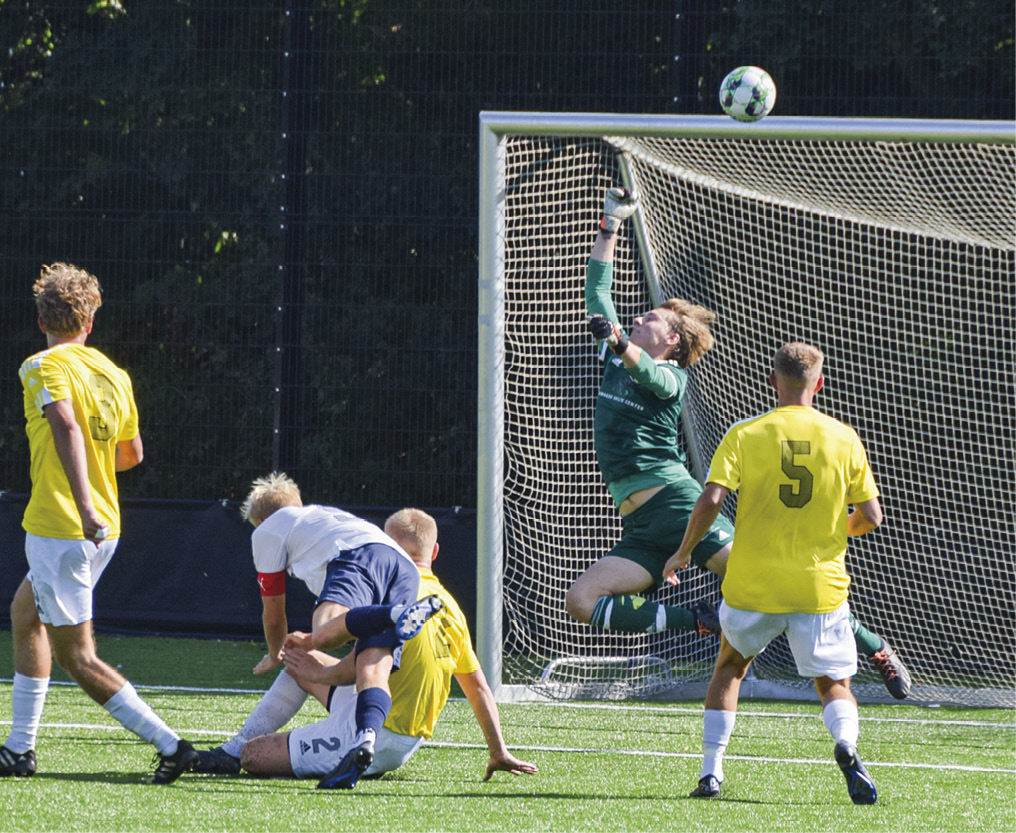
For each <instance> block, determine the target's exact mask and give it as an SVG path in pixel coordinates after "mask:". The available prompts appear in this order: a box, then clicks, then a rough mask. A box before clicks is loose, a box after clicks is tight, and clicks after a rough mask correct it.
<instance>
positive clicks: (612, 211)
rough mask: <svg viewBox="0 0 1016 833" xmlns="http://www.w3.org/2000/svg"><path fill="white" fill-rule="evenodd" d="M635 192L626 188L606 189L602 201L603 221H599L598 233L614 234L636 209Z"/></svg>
mask: <svg viewBox="0 0 1016 833" xmlns="http://www.w3.org/2000/svg"><path fill="white" fill-rule="evenodd" d="M638 204H639V195H638V192H637V191H629V190H628V189H627V188H608V189H607V195H606V197H604V200H603V219H602V220H600V231H602V232H603V233H604V234H616V233H617V230H618V229H619V228H620V227H621V223H623V222H624V221H625V220H627V219H628V218H629V217H631V215H632V214H634V213H635V209H636V208H638Z"/></svg>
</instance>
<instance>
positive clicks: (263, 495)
mask: <svg viewBox="0 0 1016 833" xmlns="http://www.w3.org/2000/svg"><path fill="white" fill-rule="evenodd" d="M284 506H303V499H302V498H301V497H300V487H299V486H297V485H296V483H295V482H294V481H293V479H292V478H290V477H289V475H287V474H285V473H284V472H281V471H273V472H272V473H271V474H268V475H265V476H264V477H259V478H258V479H257V480H255V481H254V482H253V483H252V484H251V490H250V494H248V495H247V499H246V500H244V502H243V505H242V506H241V507H240V517H242V518H243V519H244V520H245V521H250V522H251V523H252V524H254V526H257V525H258V524H259V523H261V522H262V521H263V520H265V519H266V518H267V517H268V516H269V515H271V514H272V513H273V512H275V511H277V510H279V509H282V508H283V507H284Z"/></svg>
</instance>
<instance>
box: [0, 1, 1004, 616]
mask: <svg viewBox="0 0 1016 833" xmlns="http://www.w3.org/2000/svg"><path fill="white" fill-rule="evenodd" d="M1013 33H1014V21H1013V14H1012V4H1011V1H1010V0H971V2H963V3H939V2H933V0H910V1H909V2H898V1H897V2H891V3H890V2H875V3H872V2H869V0H814V2H804V3H802V2H793V3H791V2H783V0H754V1H752V0H741V1H740V2H728V3H711V2H705V0H633V2H625V3H618V2H616V0H610V2H608V1H607V0H592V1H591V2H584V3H575V2H567V3H565V2H540V3H526V2H518V1H517V0H482V1H481V2H475V0H448V2H443V3H441V4H436V3H433V2H428V1H427V0H416V1H415V2H412V1H411V0H316V1H315V2H310V0H294V2H279V0H250V2H245V3H223V2H216V0H200V2H199V0H172V1H171V2H167V0H122V1H121V2H93V1H92V0H81V1H80V2H76V1H74V0H61V2H35V0H33V2H31V3H12V2H0V46H2V47H3V49H0V160H2V164H0V491H4V492H8V493H11V494H14V495H22V494H25V493H27V492H28V490H29V488H30V484H29V481H28V452H27V444H26V441H25V437H24V427H23V426H24V418H23V410H22V404H21V391H20V386H19V383H18V378H17V368H18V366H19V364H20V363H21V361H22V360H23V359H24V358H25V357H26V356H27V355H29V354H30V353H32V352H34V351H36V350H38V349H40V347H41V346H42V344H43V342H42V338H41V336H40V334H39V332H38V331H37V329H36V327H35V324H34V320H35V314H34V309H33V306H32V301H31V292H30V287H31V283H32V281H33V280H34V278H35V277H36V276H37V274H38V271H39V267H40V265H41V264H42V263H49V262H53V261H57V260H65V261H70V262H74V263H77V264H79V265H81V266H84V267H86V268H88V269H89V270H91V271H93V272H94V273H95V274H96V275H97V276H98V277H99V279H100V281H101V282H102V285H103V288H104V299H105V303H104V306H103V308H102V309H101V310H100V312H99V314H98V317H97V321H96V326H95V331H94V333H93V336H92V338H91V340H90V343H91V344H92V345H94V346H96V347H99V348H100V349H102V350H104V351H105V352H107V353H108V354H109V355H110V356H111V357H112V358H113V359H114V360H115V361H117V362H118V363H120V364H121V365H123V366H124V367H126V368H127V369H128V370H129V372H130V373H131V375H132V377H133V379H134V383H135V394H136V397H137V400H138V405H139V408H140V411H141V425H142V436H143V438H144V440H145V446H146V460H145V462H144V464H143V465H142V466H140V467H138V468H137V469H136V470H132V471H129V472H126V473H124V474H123V476H122V479H121V494H122V495H123V496H124V497H125V502H126V505H127V516H126V517H127V527H126V529H125V535H124V540H123V543H122V546H121V550H120V552H119V553H118V555H117V558H116V559H115V560H114V564H113V566H112V567H111V568H110V570H111V573H110V575H108V576H107V577H106V579H105V580H104V582H103V586H102V588H101V589H100V596H99V598H100V600H101V601H102V604H101V605H100V609H99V616H100V620H101V619H102V617H104V616H111V617H112V619H115V620H117V621H118V622H120V624H121V625H122V624H124V623H129V622H130V621H135V620H136V621H149V620H150V621H152V624H153V627H160V628H161V627H166V628H169V627H171V626H173V627H180V628H182V627H185V626H187V624H188V623H191V624H192V625H193V627H196V628H202V627H204V625H203V624H201V623H202V622H205V623H206V624H207V625H208V626H209V627H211V626H212V625H215V626H216V627H222V628H232V627H234V626H238V624H237V623H239V621H240V620H241V619H244V621H246V619H247V616H248V613H249V611H247V609H246V608H243V607H242V606H238V607H236V608H235V609H234V610H233V611H232V612H231V613H230V614H229V617H226V618H225V619H223V621H221V622H220V621H218V620H217V619H216V618H215V617H216V616H218V612H219V611H218V610H217V608H215V607H214V606H213V607H212V608H211V609H207V608H204V607H202V606H200V605H190V606H189V607H187V606H186V605H184V604H183V603H182V599H181V604H179V605H178V604H176V603H173V604H170V603H169V600H170V599H176V598H179V592H178V590H173V589H172V588H173V587H176V588H179V589H192V588H190V587H189V586H188V584H187V581H188V579H190V580H193V579H194V578H195V577H200V576H203V575H204V573H203V572H202V573H200V574H199V573H198V572H197V569H198V565H202V566H203V567H207V566H209V565H213V564H219V562H218V561H217V560H216V559H217V558H221V557H222V552H225V551H226V549H227V547H226V544H227V543H228V545H229V547H228V549H229V552H230V553H231V555H230V558H231V559H235V560H236V570H237V571H241V570H247V569H248V567H247V564H246V560H245V558H246V550H245V548H244V546H243V543H244V542H242V541H237V540H236V538H240V539H243V538H244V535H243V534H241V531H240V530H236V529H235V528H234V526H235V523H236V519H235V517H233V516H231V515H228V513H227V514H225V515H223V514H221V513H220V509H219V508H217V507H219V506H220V504H219V502H220V501H227V505H228V503H229V502H235V501H238V500H241V499H242V498H243V496H244V495H245V493H246V490H247V488H248V486H249V483H250V481H251V479H252V478H253V477H256V476H258V475H261V474H264V473H266V472H267V471H270V470H272V469H284V470H285V471H287V472H288V473H289V474H291V475H292V476H293V477H294V478H295V479H296V480H297V481H298V482H299V483H300V485H301V487H302V489H303V491H304V495H305V497H306V499H307V500H308V501H310V502H319V503H331V504H336V505H340V506H343V507H347V508H348V507H357V506H371V507H392V508H397V507H400V506H405V505H418V506H431V507H454V506H463V507H467V509H469V510H472V509H475V504H476V477H475V461H476V377H477V368H476V312H477V311H476V286H477V274H476V268H477V265H476V246H477V242H476V241H477V181H476V170H477V158H476V137H477V132H478V128H477V114H478V113H479V112H480V111H481V110H484V109H486V110H548V111H609V112H629V113H717V112H719V110H718V105H717V103H716V89H717V87H718V85H719V82H720V80H721V79H722V78H723V76H724V75H725V74H726V73H727V71H729V70H730V69H731V68H733V67H735V66H737V65H739V64H746V63H755V64H759V65H761V66H764V67H765V68H766V69H768V70H769V71H770V72H771V73H772V75H773V77H774V78H775V80H776V83H777V85H778V88H779V98H778V101H777V105H776V110H775V114H776V115H812V116H869V117H911V118H920V117H936V118H963V119H985V118H993V119H997V118H1006V119H1008V118H1012V117H1013V113H1014V109H1013V108H1014V103H1013V95H1012V91H1013V89H1016V79H1014V65H1016V62H1014V48H1013V44H1014V34H1013ZM139 499H145V500H155V501H165V500H185V501H195V503H186V504H165V503H155V504H138V503H135V501H137V500H139ZM4 511H5V512H8V511H13V510H12V509H11V507H10V505H6V506H5V509H4ZM440 511H451V510H440ZM217 513H219V514H217ZM386 513H387V510H385V511H384V512H382V514H386ZM5 518H6V516H5ZM187 530H201V533H200V534H198V533H196V532H188V531H187ZM442 532H443V534H444V531H442ZM3 535H4V536H5V537H4V541H5V543H6V544H7V546H6V547H5V549H4V555H3V561H4V563H5V567H4V569H5V570H8V569H9V575H10V576H15V577H16V576H17V575H18V574H19V572H20V569H21V568H20V567H18V566H16V565H17V564H19V563H20V559H21V558H22V556H21V554H20V544H16V543H15V542H14V538H16V537H17V535H14V536H9V535H8V533H6V532H4V533H3ZM210 542H216V543H215V544H214V546H213V545H212V544H211V543H210ZM219 542H222V543H221V544H220V543H219ZM234 547H235V548H236V552H235V553H234V552H233V548H234ZM451 549H452V548H449V547H446V548H445V550H444V552H445V553H448V552H450V551H451ZM456 550H457V551H459V552H466V550H467V547H466V546H463V547H461V548H459V547H456ZM241 551H242V553H243V554H241ZM470 555H473V556H475V543H474V544H473V546H472V549H471V550H470ZM445 558H447V556H445ZM192 562H193V563H192ZM230 563H232V561H231V562H230ZM12 565H14V566H12ZM241 565H242V566H241ZM447 566H448V564H447V561H445V562H444V563H443V564H439V568H438V569H439V572H442V568H445V569H444V571H443V575H445V576H446V577H449V571H448V570H447ZM219 568H220V569H224V568H222V567H221V565H220V567H219ZM127 569H133V577H132V578H131V579H129V580H128V579H127V578H123V579H122V580H121V579H120V578H118V577H117V575H116V572H114V571H119V570H127ZM466 569H470V570H471V566H470V567H463V572H464V571H465V570H466ZM456 572H459V571H456ZM458 578H460V576H456V579H458ZM461 578H463V579H465V576H464V575H463V576H461ZM12 580H13V579H12ZM471 580H472V574H471V573H470V576H469V580H468V581H466V580H464V581H463V586H471ZM146 582H151V584H146ZM163 582H168V584H167V585H165V586H164V585H163ZM209 584H210V585H216V586H219V584H220V582H219V581H218V580H217V579H216V580H212V579H211V577H210V578H209ZM121 585H122V586H123V587H130V588H131V591H132V592H130V593H126V594H124V595H123V596H122V597H121V598H118V599H117V600H115V603H114V600H113V599H112V598H110V597H109V596H108V595H107V594H113V593H118V592H119V591H120V590H121V589H122V587H121ZM241 585H242V582H241V583H239V584H238V586H241ZM151 587H158V588H159V592H158V593H153V594H152V595H153V597H154V599H155V601H154V602H153V604H155V605H157V606H158V605H166V606H165V607H164V608H163V609H162V610H161V611H160V612H158V614H157V615H156V608H155V607H153V606H152V604H150V603H149V600H148V599H145V603H144V604H141V599H140V594H141V593H142V592H148V591H147V590H146V589H145V588H151ZM2 589H3V590H10V592H13V588H12V587H11V586H10V585H9V584H8V583H7V582H6V580H5V582H4V585H3V588H2ZM463 592H464V591H462V589H461V588H460V594H459V595H460V598H461V596H462V595H463ZM244 598H246V597H244ZM107 601H108V604H107ZM256 602H257V599H256V598H253V600H252V601H248V602H246V603H247V604H251V603H256ZM0 603H2V599H0ZM239 604H240V602H239V601H238V600H237V601H236V605H239ZM132 605H133V607H132ZM114 610H115V611H117V612H115V613H114V612H113V611H114ZM213 614H214V615H213ZM223 615H224V616H225V614H223ZM132 617H134V618H132ZM209 617H210V618H209ZM230 617H231V618H230ZM156 620H158V621H156ZM111 621H112V620H111Z"/></svg>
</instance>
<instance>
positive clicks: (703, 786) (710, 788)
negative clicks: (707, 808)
mask: <svg viewBox="0 0 1016 833" xmlns="http://www.w3.org/2000/svg"><path fill="white" fill-rule="evenodd" d="M722 783H723V782H722V781H717V780H716V776H714V775H704V776H703V777H702V778H700V779H699V782H698V786H697V787H696V788H695V789H693V790H692V791H691V792H690V793H688V798H719V797H720V785H721V784H722Z"/></svg>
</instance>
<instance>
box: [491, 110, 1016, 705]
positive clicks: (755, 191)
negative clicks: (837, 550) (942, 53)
mask: <svg viewBox="0 0 1016 833" xmlns="http://www.w3.org/2000/svg"><path fill="white" fill-rule="evenodd" d="M621 183H626V184H629V185H632V186H635V187H637V188H638V189H639V191H640V193H641V194H642V199H641V201H640V208H639V211H638V212H637V213H636V215H635V217H634V218H633V219H634V221H633V222H631V223H628V224H626V226H625V227H624V229H623V231H622V233H621V234H620V235H619V239H618V246H617V254H616V260H615V271H614V276H615V277H614V301H615V305H616V307H617V310H618V313H619V315H620V317H621V319H622V321H623V322H630V321H631V318H632V317H633V316H634V315H637V314H638V313H640V312H643V311H645V310H646V309H649V308H651V307H652V306H656V305H657V304H658V303H659V301H660V300H661V299H663V298H667V297H671V296H679V297H685V298H688V299H690V300H693V301H696V302H698V303H702V304H703V305H705V306H706V307H709V308H710V309H713V310H714V311H716V312H717V313H718V316H719V318H718V322H717V326H716V330H715V331H716V336H717V344H716V347H715V348H714V349H713V350H712V351H710V352H709V353H708V354H707V355H706V356H705V357H704V359H703V360H702V361H701V362H699V363H698V364H697V365H695V366H694V367H693V368H692V369H691V371H690V374H689V375H690V381H689V388H688V392H687V394H686V400H685V409H684V415H683V416H684V424H683V435H684V436H683V437H682V442H683V443H684V445H685V448H686V451H687V452H688V457H689V468H690V469H691V470H692V471H693V473H694V474H695V475H696V476H697V477H699V478H700V479H701V478H702V477H703V475H704V472H705V471H706V470H707V469H708V464H709V458H710V456H711V454H712V451H713V450H714V449H715V447H716V445H717V444H718V442H719V440H720V438H721V437H722V436H723V434H724V433H725V431H726V430H727V428H729V427H730V425H731V424H733V422H735V421H736V420H738V419H742V418H744V417H746V416H750V415H752V414H756V413H761V412H764V411H765V410H768V409H769V408H771V407H772V406H773V399H772V396H771V392H770V391H769V390H767V388H766V385H765V384H764V382H765V377H766V375H767V374H768V369H769V363H770V361H771V357H772V354H773V352H774V351H775V349H776V348H777V347H779V346H780V344H782V343H784V342H785V341H789V340H798V339H799V340H806V341H811V342H813V343H816V344H818V345H819V346H820V347H822V348H823V350H824V351H825V352H826V356H827V364H826V377H827V382H828V384H827V385H826V388H824V389H823V392H822V394H821V395H820V399H819V402H818V405H819V407H820V408H821V409H822V410H824V411H825V412H827V413H829V414H831V415H832V416H835V417H837V418H840V419H842V420H843V421H845V422H847V423H849V424H851V425H852V426H854V427H855V428H856V429H857V430H858V432H859V434H860V435H861V438H862V440H863V441H864V443H865V445H866V447H867V449H868V452H869V456H870V457H871V461H872V466H873V468H874V471H875V476H876V480H877V482H878V484H879V486H880V489H881V491H882V501H883V505H884V507H885V510H886V512H885V514H886V521H885V523H884V524H883V526H882V527H880V528H879V530H877V531H876V532H875V533H872V534H870V535H868V536H865V537H863V538H860V539H851V542H850V549H849V554H848V562H847V563H848V571H849V572H850V573H851V576H852V579H853V583H852V586H851V607H852V609H853V610H854V612H855V613H856V614H857V616H858V618H859V619H860V620H861V621H862V622H864V624H865V625H867V626H868V627H869V628H870V629H871V630H874V631H876V632H878V633H881V634H883V635H884V636H886V638H888V639H889V641H890V642H891V643H893V644H894V646H895V647H897V648H899V650H900V652H901V655H902V656H903V657H904V659H905V661H906V662H907V664H908V666H909V667H910V669H911V672H912V674H913V677H914V688H913V690H912V692H911V695H910V699H911V700H913V701H916V702H943V703H946V702H948V703H960V704H971V705H1005V706H1013V705H1016V703H1014V700H1016V694H1014V689H1016V657H1014V652H1013V645H1014V644H1016V633H1014V622H1016V578H1014V575H1013V571H1014V569H1016V564H1014V559H1013V553H1014V550H1016V546H1014V545H1016V534H1014V528H1013V524H1012V510H1011V502H1012V499H1013V495H1014V491H1016V489H1014V486H1016V477H1014V466H1016V462H1014V457H1013V452H1014V448H1013V425H1014V418H1016V404H1014V403H1016V388H1014V383H1013V370H1014V368H1013V362H1012V357H1011V353H1012V350H1011V341H1012V326H1013V320H1012V312H1013V305H1014V300H1013V299H1014V283H1016V281H1014V275H1016V197H1014V194H1016V129H1014V124H1013V123H1012V122H988V121H982V122H959V121H916V120H894V119H871V120H866V119H827V118H793V117H769V118H766V119H764V120H763V121H760V122H755V123H752V124H744V123H738V122H734V121H733V120H731V119H729V118H727V117H726V116H638V115H625V114H546V113H514V112H513V113H504V112H484V113H481V114H480V125H479V223H480V225H479V250H478V255H479V314H478V327H479V355H478V359H479V377H478V391H479V395H478V430H479V435H478V491H477V501H478V502H477V536H478V541H477V544H478V546H477V550H478V564H477V623H476V629H477V652H478V654H479V657H480V660H481V663H482V665H483V668H484V670H485V672H486V674H487V676H488V679H489V681H490V683H491V686H492V688H493V689H494V691H495V695H496V696H497V697H498V699H500V700H509V699H520V698H534V697H561V698H585V697H605V698H626V697H668V698H680V697H701V696H702V695H703V693H704V690H705V686H706V685H707V683H708V680H709V677H710V675H711V672H712V665H713V663H714V661H715V655H716V649H717V642H716V640H715V639H707V638H703V637H699V636H697V635H691V634H683V633H673V632H669V633H663V634H653V635H649V634H646V635H631V634H618V633H616V632H605V631H597V630H595V629H593V628H590V627H589V626H587V625H583V624H580V623H578V622H574V621H572V620H570V619H569V617H568V616H567V614H566V613H565V610H564V594H565V591H566V590H567V588H568V587H569V586H570V584H571V583H572V582H573V581H574V580H575V578H576V577H577V576H578V575H579V574H580V573H581V572H582V571H583V570H584V569H585V568H586V567H588V566H589V564H591V563H593V561H595V560H596V559H597V558H599V557H600V556H601V555H602V554H603V553H604V552H606V551H607V550H608V549H609V548H610V547H611V546H612V544H613V542H614V541H615V540H616V539H617V537H618V536H619V535H620V520H619V518H618V516H617V513H616V511H615V509H614V507H613V504H612V502H611V501H610V498H609V496H608V495H607V492H606V489H605V487H604V486H603V484H602V482H601V480H600V476H599V472H598V470H597V467H596V459H595V454H594V451H593V444H592V422H593V409H594V404H595V398H596V391H597V388H598V383H599V372H600V366H599V363H598V362H597V360H596V357H595V352H594V345H593V342H592V340H591V338H590V337H589V335H588V333H587V332H586V328H585V308H584V299H583V285H584V275H585V264H586V260H587V258H588V255H589V250H590V248H591V246H592V242H593V240H594V237H595V224H596V222H597V221H598V219H599V216H600V213H601V211H602V201H603V192H604V190H605V189H606V188H607V187H609V186H611V185H617V184H621ZM728 504H729V505H728V506H726V507H725V511H728V512H731V513H733V510H734V505H733V504H734V501H733V500H728ZM657 593H658V594H660V595H661V596H662V598H663V599H664V600H667V601H673V602H674V603H677V604H688V603H690V602H692V601H695V600H697V599H699V598H702V597H708V598H711V599H713V600H716V599H718V598H719V582H718V580H717V579H716V578H715V577H714V576H712V575H711V574H709V573H707V572H704V571H701V570H698V569H695V568H693V569H691V570H689V571H688V574H687V576H683V577H682V583H681V585H679V586H678V587H677V588H669V587H668V588H665V589H662V590H659V591H657ZM858 667H859V672H858V676H857V677H856V678H855V681H854V689H855V692H856V693H857V694H858V696H859V697H861V698H863V699H868V700H879V699H884V698H886V697H887V696H888V695H886V694H885V691H884V689H883V688H882V686H881V682H880V679H879V678H878V676H877V674H876V673H875V672H874V670H873V668H872V667H871V665H870V664H868V663H867V661H866V660H864V659H863V658H861V659H860V661H859V666H858ZM754 670H755V674H756V679H754V680H752V681H751V684H750V685H747V686H746V687H745V689H744V690H743V694H744V695H745V696H789V697H795V696H800V697H808V696H812V695H811V688H810V683H808V682H807V681H801V680H800V678H799V677H797V675H796V672H795V671H794V669H793V665H792V658H791V656H790V653H789V650H788V649H787V647H786V643H785V641H783V640H782V638H781V639H780V640H777V642H775V643H774V644H773V645H772V646H771V647H770V648H769V649H768V650H767V651H766V652H765V653H764V654H762V655H761V656H760V657H759V659H758V660H757V661H756V663H754Z"/></svg>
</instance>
